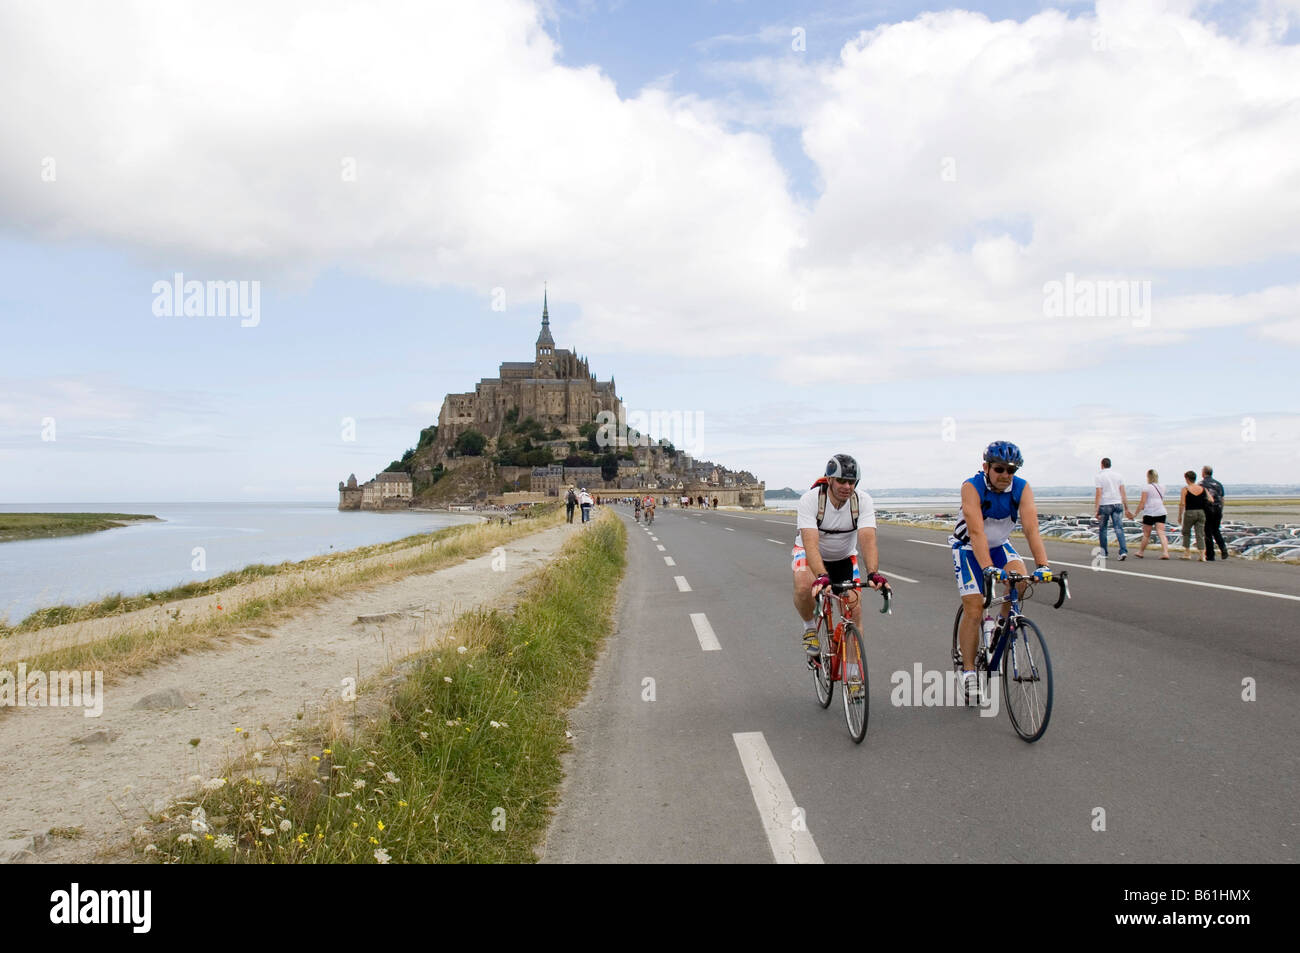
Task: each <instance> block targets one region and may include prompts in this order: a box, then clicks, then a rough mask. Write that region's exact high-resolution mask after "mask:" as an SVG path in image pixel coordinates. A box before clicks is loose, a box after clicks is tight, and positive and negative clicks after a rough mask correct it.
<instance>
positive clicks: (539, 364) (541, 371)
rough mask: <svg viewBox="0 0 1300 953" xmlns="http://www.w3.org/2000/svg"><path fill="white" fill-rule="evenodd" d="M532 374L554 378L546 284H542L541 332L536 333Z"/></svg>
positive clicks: (540, 377)
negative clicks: (535, 350)
mask: <svg viewBox="0 0 1300 953" xmlns="http://www.w3.org/2000/svg"><path fill="white" fill-rule="evenodd" d="M533 376H534V377H536V378H538V379H539V380H555V338H553V337H551V316H550V314H549V313H548V312H547V308H546V286H545V285H543V286H542V332H541V333H540V334H538V335H537V356H536V359H535V361H534V371H533Z"/></svg>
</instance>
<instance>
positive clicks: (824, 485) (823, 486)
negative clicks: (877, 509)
mask: <svg viewBox="0 0 1300 953" xmlns="http://www.w3.org/2000/svg"><path fill="white" fill-rule="evenodd" d="M813 486H815V487H820V489H819V490H818V491H817V531H818V532H821V533H852V532H854V531H856V530H857V528H858V488H857V487H856V486H855V487H854V488H853V493H852V495H851V496H850V497H849V513H850V515H852V517H853V528H852V529H822V517H824V516H825V515H826V494H827V490H828V488H829V487H830V481H829V480H828V479H827V478H826V477H818V478H817V479H816V480H814V481H813ZM810 489H811V487H810Z"/></svg>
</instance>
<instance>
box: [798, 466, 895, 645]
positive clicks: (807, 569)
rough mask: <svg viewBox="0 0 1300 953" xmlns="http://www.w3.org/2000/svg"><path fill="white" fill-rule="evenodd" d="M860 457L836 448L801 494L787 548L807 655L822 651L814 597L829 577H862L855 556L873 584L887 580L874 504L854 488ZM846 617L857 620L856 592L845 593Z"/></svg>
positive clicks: (844, 579) (875, 586) (843, 579)
mask: <svg viewBox="0 0 1300 953" xmlns="http://www.w3.org/2000/svg"><path fill="white" fill-rule="evenodd" d="M859 477H860V473H859V470H858V461H857V460H854V459H853V458H852V457H851V456H849V455H848V454H847V453H837V454H835V456H833V457H831V458H830V460H829V461H828V462H827V464H826V475H825V476H823V477H820V478H818V479H817V480H816V481H814V482H813V485H812V489H810V490H809V491H808V492H807V493H805V494H804V495H803V496H801V497H800V498H799V505H798V508H797V513H798V516H797V518H796V521H795V527H796V530H797V534H798V535H797V536H796V538H795V542H794V549H793V550H791V552H790V555H791V557H792V558H791V562H790V568H791V569H792V570H794V608H795V611H796V612H798V613H799V618H800V619H802V620H803V646H804V651H805V652H807V653H808V654H809V655H810V656H811V655H816V654H817V653H818V652H819V651H821V646H820V645H819V644H818V641H817V620H816V618H815V616H816V600H817V596H818V595H820V594H821V591H822V590H823V589H825V588H826V587H827V586H829V585H830V584H831V583H832V582H850V581H853V582H857V581H859V580H860V579H861V578H862V576H861V572H860V567H859V565H858V555H859V553H860V554H861V556H862V560H863V562H865V564H866V569H867V582H868V584H869V585H870V586H871V588H872V589H879V588H880V587H881V586H882V585H884V584H885V582H886V580H885V577H884V576H882V575H880V573H879V571H878V570H879V569H880V558H879V555H878V553H877V551H876V509H875V506H874V505H873V504H872V502H871V497H870V495H868V493H867V491H866V490H860V489H858V479H859ZM848 600H849V607H848V612H847V616H848V618H849V619H850V620H856V619H857V607H858V593H857V592H856V591H853V590H850V591H849V592H848Z"/></svg>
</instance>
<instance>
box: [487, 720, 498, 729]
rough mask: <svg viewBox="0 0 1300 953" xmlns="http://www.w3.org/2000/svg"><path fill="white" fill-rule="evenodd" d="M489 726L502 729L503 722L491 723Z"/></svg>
mask: <svg viewBox="0 0 1300 953" xmlns="http://www.w3.org/2000/svg"><path fill="white" fill-rule="evenodd" d="M488 724H489V725H491V726H492V727H493V728H500V727H501V722H499V721H489V722H488Z"/></svg>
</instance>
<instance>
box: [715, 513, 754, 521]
mask: <svg viewBox="0 0 1300 953" xmlns="http://www.w3.org/2000/svg"><path fill="white" fill-rule="evenodd" d="M718 515H719V516H730V517H731V518H732V519H733V520H756V519H758V517H757V516H737V515H736V514H735V513H719V514H718Z"/></svg>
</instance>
